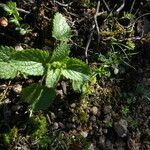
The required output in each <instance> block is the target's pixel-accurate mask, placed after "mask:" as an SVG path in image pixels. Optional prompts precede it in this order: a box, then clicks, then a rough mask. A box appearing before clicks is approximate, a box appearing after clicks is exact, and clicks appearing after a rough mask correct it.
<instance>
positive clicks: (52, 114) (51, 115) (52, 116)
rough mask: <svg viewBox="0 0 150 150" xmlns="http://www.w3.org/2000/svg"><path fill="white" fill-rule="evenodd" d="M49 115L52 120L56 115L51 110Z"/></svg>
mask: <svg viewBox="0 0 150 150" xmlns="http://www.w3.org/2000/svg"><path fill="white" fill-rule="evenodd" d="M50 117H51V119H52V120H54V119H55V118H56V116H55V114H54V113H53V112H51V114H50Z"/></svg>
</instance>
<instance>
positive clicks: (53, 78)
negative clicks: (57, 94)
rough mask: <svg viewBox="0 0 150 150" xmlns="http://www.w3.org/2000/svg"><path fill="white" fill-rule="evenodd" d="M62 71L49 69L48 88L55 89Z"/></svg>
mask: <svg viewBox="0 0 150 150" xmlns="http://www.w3.org/2000/svg"><path fill="white" fill-rule="evenodd" d="M60 76H61V69H52V70H50V68H49V69H48V72H47V77H46V86H47V87H55V86H56V85H57V83H58V81H59V79H60Z"/></svg>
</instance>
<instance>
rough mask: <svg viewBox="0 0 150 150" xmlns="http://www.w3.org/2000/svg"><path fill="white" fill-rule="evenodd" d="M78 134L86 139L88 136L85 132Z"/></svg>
mask: <svg viewBox="0 0 150 150" xmlns="http://www.w3.org/2000/svg"><path fill="white" fill-rule="evenodd" d="M80 134H81V135H82V136H83V137H84V138H86V137H87V136H88V132H87V131H81V132H80Z"/></svg>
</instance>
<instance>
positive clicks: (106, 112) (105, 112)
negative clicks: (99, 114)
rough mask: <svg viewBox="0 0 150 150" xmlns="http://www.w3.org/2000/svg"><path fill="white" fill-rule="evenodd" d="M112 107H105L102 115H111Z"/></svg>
mask: <svg viewBox="0 0 150 150" xmlns="http://www.w3.org/2000/svg"><path fill="white" fill-rule="evenodd" d="M111 110H112V107H111V105H108V106H105V107H104V114H109V113H111Z"/></svg>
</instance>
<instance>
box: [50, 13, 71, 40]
mask: <svg viewBox="0 0 150 150" xmlns="http://www.w3.org/2000/svg"><path fill="white" fill-rule="evenodd" d="M52 36H53V37H54V38H56V39H57V40H60V41H67V40H68V39H69V38H70V37H71V29H70V26H69V25H68V23H67V22H66V18H65V17H63V15H62V14H60V13H56V14H55V16H54V20H53V31H52Z"/></svg>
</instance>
